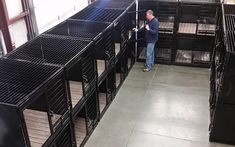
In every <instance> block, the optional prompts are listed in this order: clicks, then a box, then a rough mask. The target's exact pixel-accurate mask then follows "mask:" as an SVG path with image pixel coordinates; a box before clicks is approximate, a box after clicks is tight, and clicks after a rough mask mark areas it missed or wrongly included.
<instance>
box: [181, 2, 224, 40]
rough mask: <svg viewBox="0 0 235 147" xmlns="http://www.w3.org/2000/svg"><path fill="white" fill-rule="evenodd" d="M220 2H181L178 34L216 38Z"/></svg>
mask: <svg viewBox="0 0 235 147" xmlns="http://www.w3.org/2000/svg"><path fill="white" fill-rule="evenodd" d="M219 7H220V2H219V1H218V0H205V1H204V0H202V1H201V0H200V1H192V0H180V1H179V10H178V18H177V21H178V23H177V24H178V25H177V33H180V34H197V35H209V36H214V35H215V31H216V27H217V26H216V21H217V20H216V19H217V17H218V12H219Z"/></svg>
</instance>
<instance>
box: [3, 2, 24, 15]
mask: <svg viewBox="0 0 235 147" xmlns="http://www.w3.org/2000/svg"><path fill="white" fill-rule="evenodd" d="M6 5H7V10H8V15H9V18H13V17H15V16H17V15H19V14H20V13H21V12H22V11H23V9H22V4H21V0H6Z"/></svg>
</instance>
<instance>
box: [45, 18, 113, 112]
mask: <svg viewBox="0 0 235 147" xmlns="http://www.w3.org/2000/svg"><path fill="white" fill-rule="evenodd" d="M46 33H47V34H54V35H58V36H69V37H73V38H76V39H79V40H90V41H93V43H92V46H93V49H94V51H95V58H96V75H97V76H98V81H97V85H98V86H99V85H101V83H102V81H106V79H107V77H108V74H109V70H110V69H112V68H113V67H114V62H115V52H114V39H113V36H112V34H113V24H110V23H103V22H95V21H90V20H72V19H71V20H67V21H65V22H63V23H61V24H60V25H58V26H57V27H55V28H52V29H51V30H49V31H47V32H46ZM113 84H115V83H113ZM99 89H100V88H99V87H97V90H99ZM104 92H105V94H109V93H110V92H111V94H112V93H114V92H115V88H113V89H112V90H111V91H108V90H107V91H102V92H98V93H99V94H98V96H99V97H98V99H99V102H101V101H102V103H100V106H101V105H103V104H104V103H105V106H104V107H105V108H106V107H108V105H109V104H110V103H111V101H110V100H108V99H104V94H103V93H104ZM100 93H102V94H100ZM103 100H105V102H103ZM101 108H102V110H103V106H102V107H101Z"/></svg>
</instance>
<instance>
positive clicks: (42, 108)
mask: <svg viewBox="0 0 235 147" xmlns="http://www.w3.org/2000/svg"><path fill="white" fill-rule="evenodd" d="M0 67H1V71H0V74H1V77H2V78H1V82H0V85H1V98H0V101H1V102H0V110H1V114H0V118H1V123H0V125H1V126H0V127H1V128H2V129H1V142H0V146H15V147H21V146H52V145H55V146H56V147H60V146H61V145H62V144H63V143H66V145H72V142H73V141H72V131H71V128H70V127H68V126H71V125H70V123H71V117H70V107H69V103H70V100H69V96H68V95H67V82H66V80H65V75H64V72H63V70H62V68H59V67H55V66H48V65H42V64H34V63H29V62H21V61H15V60H9V59H1V60H0ZM61 132H64V134H63V135H64V137H63V138H61V139H58V138H60V134H61ZM60 143H62V144H60Z"/></svg>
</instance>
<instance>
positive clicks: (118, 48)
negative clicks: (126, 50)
mask: <svg viewBox="0 0 235 147" xmlns="http://www.w3.org/2000/svg"><path fill="white" fill-rule="evenodd" d="M120 51H121V44H120V43H115V54H116V56H117V54H119V52H120Z"/></svg>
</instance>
